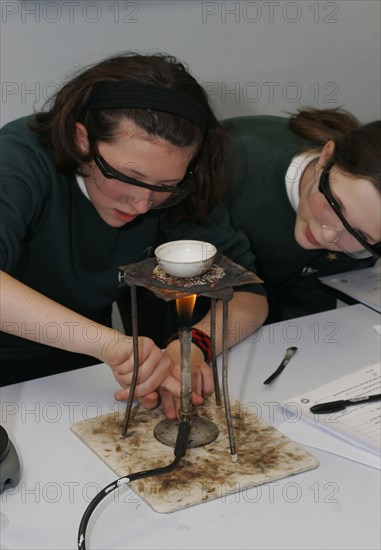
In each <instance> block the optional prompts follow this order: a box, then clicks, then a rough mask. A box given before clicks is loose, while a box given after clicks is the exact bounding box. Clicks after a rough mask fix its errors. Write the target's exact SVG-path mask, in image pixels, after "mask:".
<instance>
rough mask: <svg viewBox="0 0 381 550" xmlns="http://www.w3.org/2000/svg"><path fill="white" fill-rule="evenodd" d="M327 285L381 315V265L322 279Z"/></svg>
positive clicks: (378, 263)
mask: <svg viewBox="0 0 381 550" xmlns="http://www.w3.org/2000/svg"><path fill="white" fill-rule="evenodd" d="M319 280H320V281H321V282H322V283H324V284H325V285H327V286H329V287H331V288H334V289H336V290H339V291H340V292H343V293H344V294H346V295H347V296H350V297H351V298H354V299H355V300H357V301H358V302H361V303H362V304H364V305H366V306H368V307H371V308H372V309H375V310H376V311H378V312H379V313H381V263H380V262H377V264H375V265H374V266H373V267H367V268H365V269H357V270H355V271H347V272H345V273H338V274H336V275H334V276H333V277H332V276H331V277H320V279H319Z"/></svg>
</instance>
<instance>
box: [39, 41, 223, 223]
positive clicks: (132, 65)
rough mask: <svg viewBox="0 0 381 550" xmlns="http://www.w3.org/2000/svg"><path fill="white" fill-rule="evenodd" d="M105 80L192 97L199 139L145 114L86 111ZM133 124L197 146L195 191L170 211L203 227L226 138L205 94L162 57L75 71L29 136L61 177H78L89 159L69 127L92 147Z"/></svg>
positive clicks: (166, 117)
mask: <svg viewBox="0 0 381 550" xmlns="http://www.w3.org/2000/svg"><path fill="white" fill-rule="evenodd" d="M106 80H129V81H133V82H139V83H144V84H153V85H157V86H162V87H166V88H171V89H174V90H178V91H182V92H185V93H187V94H188V95H190V96H192V97H193V99H194V100H195V101H197V102H198V103H199V104H200V105H201V107H202V108H203V109H204V110H205V111H206V112H207V115H208V125H207V129H206V132H205V134H204V135H202V133H201V131H200V130H199V128H198V127H197V126H196V125H195V124H193V123H191V122H189V121H188V120H187V119H185V118H183V117H180V116H177V115H174V114H171V113H164V112H160V111H154V110H151V109H104V110H94V111H93V110H90V111H88V110H86V109H85V104H86V102H87V101H88V99H89V97H90V96H91V94H92V92H93V89H94V87H95V86H96V85H97V84H99V82H102V81H106ZM123 119H124V120H125V119H128V120H131V121H133V122H134V123H135V124H136V125H137V126H138V127H140V128H142V129H143V130H145V131H146V132H147V133H148V134H149V135H152V136H157V137H160V138H162V139H165V140H167V141H168V142H170V143H172V144H173V145H176V146H178V147H186V146H189V145H196V146H197V155H196V158H195V159H194V166H192V167H193V173H194V176H195V179H196V191H195V193H194V194H192V195H190V197H189V198H188V199H186V200H185V201H183V203H180V204H179V205H178V206H176V207H173V208H172V209H171V213H172V214H173V216H174V217H176V218H178V219H179V218H181V219H193V220H197V221H200V222H202V221H206V219H207V215H208V213H209V212H210V210H211V209H212V208H213V206H214V205H215V204H217V203H218V202H219V200H220V198H221V196H222V194H223V192H224V188H225V184H224V174H223V158H224V150H225V146H226V139H227V137H226V134H225V130H224V129H223V128H222V126H221V125H220V123H219V122H218V121H217V119H216V117H215V115H214V113H213V111H212V108H211V106H210V104H209V101H208V96H207V94H206V92H205V90H204V89H203V88H202V86H201V85H200V84H198V82H197V81H196V80H195V78H194V77H193V76H191V74H190V73H189V71H188V69H187V68H186V67H185V65H184V64H182V63H180V62H179V61H177V59H176V58H175V57H173V56H171V55H167V54H153V55H140V54H136V53H131V52H128V53H123V54H120V55H117V56H113V57H109V58H106V59H104V60H103V61H101V62H100V63H98V64H96V65H92V66H90V67H88V68H86V69H82V70H80V71H79V72H78V73H77V74H76V75H74V76H72V77H71V78H70V79H69V80H68V82H67V83H66V84H65V85H64V86H63V87H62V88H61V89H60V90H59V91H58V92H57V93H56V94H55V96H54V97H53V98H52V99H51V100H50V101H49V102H48V109H47V110H45V111H44V112H41V113H38V114H37V115H36V118H35V123H34V125H33V130H34V131H35V132H37V134H38V136H39V140H40V142H41V143H42V144H43V145H44V146H45V147H47V148H48V149H49V150H50V151H51V152H52V154H53V156H54V159H55V162H56V165H57V167H58V169H59V170H60V171H62V172H64V173H66V174H75V173H80V170H81V165H83V164H84V163H86V162H89V161H90V160H92V159H93V152H92V151H90V152H89V153H88V154H83V153H82V152H81V151H80V150H79V148H78V147H77V143H76V140H75V123H76V122H82V123H83V124H84V125H85V126H86V128H87V131H88V134H89V136H91V140H92V141H93V142H97V141H104V142H111V141H112V140H113V139H114V137H115V135H116V133H117V130H118V127H119V124H120V122H121V121H122V120H123Z"/></svg>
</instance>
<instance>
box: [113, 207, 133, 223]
mask: <svg viewBox="0 0 381 550" xmlns="http://www.w3.org/2000/svg"><path fill="white" fill-rule="evenodd" d="M114 214H115V216H116V217H117V218H118V220H120V221H122V222H132V220H134V219H135V218H136V215H135V216H132V215H131V214H127V213H126V212H122V211H121V210H117V209H116V208H114Z"/></svg>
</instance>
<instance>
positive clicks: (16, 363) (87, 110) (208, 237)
mask: <svg viewBox="0 0 381 550" xmlns="http://www.w3.org/2000/svg"><path fill="white" fill-rule="evenodd" d="M0 139H1V193H0V201H1V216H0V217H1V224H2V229H1V233H0V258H1V266H0V267H1V269H2V272H1V323H2V325H1V329H2V332H1V333H0V349H1V351H0V359H1V364H2V366H3V369H2V384H9V383H13V382H17V381H20V380H26V379H30V378H36V377H39V376H44V375H48V374H53V373H55V372H61V371H64V370H70V369H74V368H78V367H81V366H85V365H91V364H93V363H95V362H97V361H98V362H104V363H107V364H108V365H109V366H110V367H111V368H112V370H113V373H114V375H115V378H116V380H117V381H118V382H119V383H120V385H121V386H122V388H123V389H122V390H120V391H119V392H117V393H116V398H117V399H126V398H127V396H128V389H129V384H130V383H131V371H132V367H133V358H132V351H133V350H132V341H131V337H128V336H125V335H124V334H122V333H121V332H119V331H117V330H114V329H113V328H111V307H112V304H113V302H115V301H117V300H118V299H120V298H121V297H122V296H123V294H125V293H126V290H127V287H126V285H125V282H124V278H123V273H122V271H121V270H120V269H119V268H118V266H121V265H126V264H128V263H135V262H139V261H141V260H144V259H145V258H147V257H148V256H150V255H152V254H153V250H154V249H155V247H156V246H157V245H158V244H160V242H162V241H163V240H165V241H167V240H174V239H182V238H193V239H199V240H204V241H208V242H212V243H213V244H215V245H216V246H217V248H218V249H219V250H220V251H221V252H222V253H224V254H226V255H227V256H229V257H230V258H231V259H232V260H234V261H236V262H237V263H239V264H241V265H243V266H244V267H246V268H247V269H249V270H251V269H252V267H253V266H254V256H253V254H252V253H251V251H250V248H249V244H248V241H247V239H246V237H245V236H244V235H243V234H242V233H239V232H237V231H235V230H233V228H232V227H231V226H230V224H229V219H228V215H227V212H226V210H225V209H224V208H223V207H222V206H221V205H219V204H218V203H219V202H220V200H221V196H222V193H223V190H224V173H223V157H224V146H225V132H224V129H223V128H222V126H221V125H220V124H219V123H218V121H217V120H216V117H215V116H214V114H213V111H212V109H211V107H210V105H209V103H208V100H207V95H206V93H205V91H204V90H203V89H202V87H201V86H200V85H199V84H198V83H197V82H196V80H195V79H194V78H193V77H192V76H191V75H190V73H189V72H188V70H187V69H186V68H185V66H184V65H183V64H182V63H179V62H178V61H177V60H176V59H175V58H174V57H172V56H168V55H161V54H157V55H139V54H123V55H118V56H114V57H111V58H108V59H106V60H104V61H101V62H100V63H98V64H96V65H94V66H92V67H89V68H87V69H85V70H81V71H80V72H79V73H78V74H77V75H76V76H74V77H72V78H70V80H69V81H68V82H67V83H66V84H65V85H64V86H63V87H62V88H61V89H60V90H59V91H58V92H57V94H56V96H55V97H54V98H53V100H52V102H51V105H50V106H49V109H48V110H47V111H44V112H41V113H39V114H37V115H34V116H32V117H25V118H22V119H19V120H16V121H14V122H11V123H9V124H7V125H6V126H4V127H3V128H2V129H1V132H0ZM196 222H197V224H196ZM239 290H241V291H242V292H236V293H235V296H234V298H233V300H232V301H231V303H230V311H231V313H230V319H231V323H232V326H233V327H234V326H235V325H236V324H237V323H240V324H241V326H248V325H250V326H251V327H253V330H254V327H255V326H260V325H261V324H262V323H263V321H264V319H265V318H266V315H267V303H266V298H265V297H264V296H263V295H262V294H263V291H262V288H261V285H253V287H250V288H249V287H242V288H240V289H239ZM243 306H250V307H243ZM144 314H145V315H146V316H152V313H151V312H150V311H145V312H144ZM218 314H220V312H218ZM208 319H209V317H208V316H207V317H206V318H205V319H204V320H202V321H201V322H200V323H199V324H198V326H197V327H195V328H196V329H197V328H198V329H199V330H198V333H197V332H195V334H196V335H197V334H198V335H199V336H200V333H202V331H205V327H207V326H209V325H210V323H209V321H208ZM156 323H157V324H160V323H161V319H159V318H158V319H156ZM217 325H218V327H220V326H221V323H217ZM231 334H232V336H231V338H230V342H229V344H230V345H232V344H233V343H235V342H236V341H238V339H239V337H237V335H236V334H235V332H233V330H232V331H231ZM246 335H247V331H246V332H245V333H242V337H243V336H246ZM201 336H202V339H203V341H204V342H205V339H206V341H207V339H208V335H206V334H204V335H203V334H201ZM195 340H197V339H196V337H195ZM220 340H221V339H220V338H219V342H218V346H219V348H218V349H217V352H218V351H220V350H221V341H220ZM204 351H205V350H203V349H202V347H198V346H197V345H196V344H192V362H193V376H192V380H193V390H194V391H193V394H192V397H193V401H194V403H195V404H200V403H202V402H203V400H204V398H205V397H206V396H207V395H209V394H211V393H212V392H213V376H212V372H211V369H209V367H208V365H207V363H206V355H204ZM139 359H140V373H139V384H138V386H137V393H136V397H137V398H142V402H143V404H144V405H146V406H155V405H156V404H157V403H158V399H159V395H158V391H157V390H159V391H160V398H161V400H162V402H163V406H164V410H165V412H166V414H167V416H168V417H170V418H174V417H176V414H177V409H176V404H177V403H176V401H175V398H177V397H178V395H179V382H178V379H177V378H176V376H175V375H174V373H176V372H178V368H179V342H178V341H173V342H172V343H170V344H169V345H168V347H167V349H166V351H165V353H164V354H163V353H162V351H161V350H160V349H159V347H157V345H155V343H154V342H153V341H152V340H151V339H149V338H147V337H145V336H142V337H140V339H139Z"/></svg>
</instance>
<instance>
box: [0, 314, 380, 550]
mask: <svg viewBox="0 0 381 550" xmlns="http://www.w3.org/2000/svg"><path fill="white" fill-rule="evenodd" d="M379 323H380V317H379V315H378V314H377V313H376V312H375V311H373V310H371V309H369V308H367V307H365V306H363V305H355V306H349V307H343V308H339V309H336V310H333V311H329V312H325V313H322V314H318V315H312V316H309V317H303V318H299V319H294V320H291V321H286V322H283V323H279V324H274V325H268V326H264V327H263V328H262V330H261V331H260V332H259V333H258V334H256V335H254V336H252V337H251V338H249V339H248V340H246V341H245V342H242V343H241V344H239V345H237V346H236V347H235V348H234V349H233V350H231V352H230V354H229V388H230V393H231V396H232V397H233V398H235V399H239V400H240V401H241V402H242V403H244V404H246V405H247V406H250V408H251V410H252V411H253V412H256V413H259V414H261V415H262V417H263V418H264V419H265V420H267V421H270V422H272V423H273V424H274V425H275V426H279V425H280V424H281V423H282V422H283V421H284V418H283V417H282V413H281V411H280V409H279V408H278V407H277V406H276V405H277V404H278V403H279V402H281V401H283V400H287V399H290V398H292V397H294V396H296V395H299V394H300V393H302V392H304V391H307V390H311V389H313V388H315V387H317V386H320V385H322V384H324V383H326V382H329V381H331V380H334V379H336V378H339V377H340V376H343V375H344V374H347V373H349V372H351V371H354V370H357V369H359V368H361V367H362V366H365V365H368V364H372V363H375V362H377V361H379V360H380V336H379V335H378V334H377V333H376V331H375V330H374V329H373V326H374V325H377V324H379ZM291 345H296V346H297V347H298V352H297V354H296V355H295V357H294V358H293V359H292V361H291V362H290V364H289V365H288V366H287V368H286V369H285V371H284V372H283V373H282V374H281V375H280V377H279V378H278V379H277V380H276V381H275V382H274V383H273V384H271V385H270V386H264V385H263V381H264V380H265V379H266V378H267V376H269V374H271V372H273V370H275V368H276V367H277V366H278V364H279V362H280V360H281V359H282V357H283V355H284V352H285V350H286V348H287V347H289V346H291ZM117 389H118V386H117V384H116V382H115V380H114V378H113V375H112V373H111V370H110V369H109V368H108V367H107V366H105V365H96V366H93V367H88V368H84V369H80V370H77V371H72V372H68V373H63V374H59V375H55V376H50V377H46V378H42V379H38V380H33V381H29V382H24V383H21V384H15V385H12V386H7V387H4V388H2V389H1V417H0V422H1V424H2V425H3V426H4V427H5V428H6V430H7V432H8V435H9V437H10V439H11V440H12V442H13V444H14V445H15V447H16V449H17V451H18V453H19V455H20V458H21V461H22V469H23V474H22V479H21V481H20V483H19V485H18V486H17V487H15V488H13V489H10V490H7V491H5V492H4V493H3V494H2V495H1V497H0V499H1V522H0V528H1V533H0V540H1V546H0V547H1V548H7V549H16V548H17V549H28V550H30V549H38V550H42V549H49V550H55V549H57V550H58V549H62V550H68V549H74V548H76V541H77V531H78V526H79V522H80V520H81V517H82V514H83V512H84V510H85V508H86V507H87V505H88V502H89V501H90V500H91V499H92V498H93V496H94V495H95V493H96V492H98V491H99V490H100V489H101V488H102V487H104V486H105V485H107V484H108V483H110V482H111V481H113V480H114V479H115V477H116V476H115V474H114V473H113V472H112V471H111V470H110V469H109V468H108V467H107V466H106V465H105V464H104V463H103V462H102V461H101V460H100V459H99V458H97V457H96V456H95V455H94V454H93V453H92V452H91V451H90V450H89V449H88V448H87V447H86V446H85V445H84V444H83V443H82V442H81V441H80V440H79V439H78V438H77V437H76V436H75V435H74V434H73V433H72V432H71V431H70V429H69V426H70V425H71V424H72V423H73V422H76V421H78V420H83V419H84V418H85V419H89V421H91V419H92V418H94V417H97V416H99V415H102V414H107V413H110V412H112V411H115V410H120V408H121V404H118V403H116V402H115V401H114V399H113V393H114V391H115V390H117ZM238 451H239V449H238ZM309 451H310V452H311V453H312V454H313V455H314V456H316V458H318V460H319V461H320V466H319V467H318V468H316V469H314V470H310V471H308V472H305V473H302V474H299V475H296V476H292V477H289V478H285V479H283V480H280V481H278V482H274V483H270V484H266V485H262V486H260V487H257V488H252V489H249V490H246V491H245V490H243V491H242V492H239V493H235V494H233V495H229V496H227V497H224V498H221V499H215V500H212V501H210V502H207V503H204V504H201V505H198V506H194V507H192V508H187V509H184V510H181V511H178V512H175V513H172V514H159V513H157V512H154V511H153V510H151V508H150V507H149V506H148V505H146V504H145V503H144V502H143V501H141V500H140V498H139V497H137V496H136V495H135V494H134V493H133V492H132V490H131V489H129V488H128V487H127V488H125V489H124V490H121V491H120V492H119V493H116V492H114V493H113V494H112V495H110V497H109V498H108V499H106V500H104V501H103V502H102V503H101V504H100V505H99V507H98V508H97V510H96V512H95V513H94V515H93V516H92V518H91V520H90V524H89V527H88V530H87V548H88V549H89V550H95V549H106V548H107V549H111V548H112V549H138V548H139V549H147V548H153V549H172V548H173V549H175V548H188V549H200V550H201V549H205V548H211V549H214V548H223V549H299V548H303V549H314V550H317V549H330V550H332V549H344V548H348V549H354V548H356V549H363V548H366V549H367V550H370V549H373V548H374V549H376V548H377V549H378V548H379V547H380V517H381V516H380V472H379V471H377V470H376V469H372V468H370V467H367V466H363V465H361V464H358V463H356V462H351V461H349V460H347V459H344V458H340V457H338V456H335V455H333V454H330V453H325V452H323V451H318V450H315V449H309ZM126 473H128V472H126Z"/></svg>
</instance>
